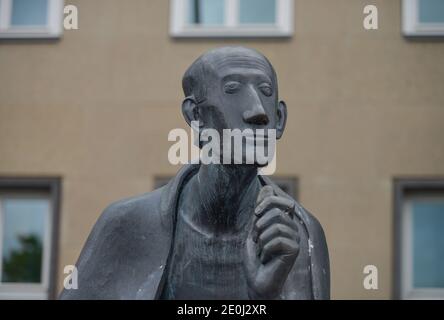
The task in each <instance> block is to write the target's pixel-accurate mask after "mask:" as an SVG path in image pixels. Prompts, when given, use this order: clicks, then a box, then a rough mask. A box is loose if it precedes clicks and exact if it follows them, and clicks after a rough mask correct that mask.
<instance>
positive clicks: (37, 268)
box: [1, 198, 49, 283]
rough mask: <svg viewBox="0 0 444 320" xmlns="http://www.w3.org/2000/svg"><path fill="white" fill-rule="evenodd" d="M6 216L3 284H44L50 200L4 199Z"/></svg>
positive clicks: (3, 236)
mask: <svg viewBox="0 0 444 320" xmlns="http://www.w3.org/2000/svg"><path fill="white" fill-rule="evenodd" d="M2 213H3V217H2V274H1V282H3V283H5V282H16V283H17V282H19V283H40V282H41V281H42V279H41V274H42V265H43V243H44V236H45V233H46V228H47V223H48V215H49V202H48V200H46V199H23V198H17V199H14V198H10V199H3V201H2Z"/></svg>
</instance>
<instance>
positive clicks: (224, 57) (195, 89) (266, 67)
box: [182, 47, 287, 139]
mask: <svg viewBox="0 0 444 320" xmlns="http://www.w3.org/2000/svg"><path fill="white" fill-rule="evenodd" d="M182 86H183V90H184V94H185V99H184V101H183V103H182V112H183V115H184V117H185V120H186V121H187V123H188V124H189V125H190V124H191V121H199V126H200V130H203V129H214V130H216V131H217V132H218V133H219V135H220V137H222V136H223V129H231V130H233V129H240V130H245V129H252V130H253V131H255V130H256V129H265V132H267V130H268V129H275V130H276V138H277V139H279V138H280V137H281V136H282V134H283V132H284V129H285V123H286V119H287V108H286V105H285V103H284V102H283V101H279V100H278V82H277V77H276V72H275V70H274V68H273V66H272V65H271V63H270V62H269V61H268V59H267V58H266V57H265V56H264V55H262V54H261V53H259V52H258V51H256V50H253V49H249V48H245V47H221V48H217V49H213V50H211V51H208V52H206V53H205V54H203V55H202V56H200V57H199V58H198V59H197V60H196V61H194V62H193V64H192V65H191V66H190V67H189V68H188V70H187V71H186V72H185V74H184V76H183V80H182Z"/></svg>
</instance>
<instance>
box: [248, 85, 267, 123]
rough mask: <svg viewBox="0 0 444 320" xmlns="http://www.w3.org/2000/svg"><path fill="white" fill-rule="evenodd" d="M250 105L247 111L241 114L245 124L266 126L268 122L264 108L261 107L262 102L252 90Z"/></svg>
mask: <svg viewBox="0 0 444 320" xmlns="http://www.w3.org/2000/svg"><path fill="white" fill-rule="evenodd" d="M252 91H253V92H252V96H253V97H252V98H253V99H252V100H253V101H251V102H252V104H251V107H250V108H249V109H248V110H245V111H244V113H243V115H242V116H243V119H244V121H245V122H247V123H251V124H259V125H266V124H268V122H269V119H268V116H267V114H266V113H265V110H264V107H263V106H262V102H261V100H260V99H259V97H258V96H257V93H256V92H255V91H254V90H252Z"/></svg>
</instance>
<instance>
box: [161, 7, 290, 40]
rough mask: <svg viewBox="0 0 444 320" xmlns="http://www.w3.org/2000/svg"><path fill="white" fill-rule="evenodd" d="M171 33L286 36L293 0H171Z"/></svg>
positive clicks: (173, 34) (179, 35) (220, 35)
mask: <svg viewBox="0 0 444 320" xmlns="http://www.w3.org/2000/svg"><path fill="white" fill-rule="evenodd" d="M170 19H171V21H170V32H171V35H172V36H173V37H282V36H283V37H286V36H291V34H292V33H293V0H171V18H170Z"/></svg>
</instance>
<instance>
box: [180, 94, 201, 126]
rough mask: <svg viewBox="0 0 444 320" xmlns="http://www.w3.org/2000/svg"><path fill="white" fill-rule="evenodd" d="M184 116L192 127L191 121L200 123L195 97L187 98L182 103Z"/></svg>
mask: <svg viewBox="0 0 444 320" xmlns="http://www.w3.org/2000/svg"><path fill="white" fill-rule="evenodd" d="M182 114H183V116H184V118H185V121H186V122H187V123H188V125H189V126H191V121H199V110H198V108H197V102H196V99H195V98H194V97H193V96H189V97H186V98H185V99H184V100H183V102H182Z"/></svg>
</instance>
